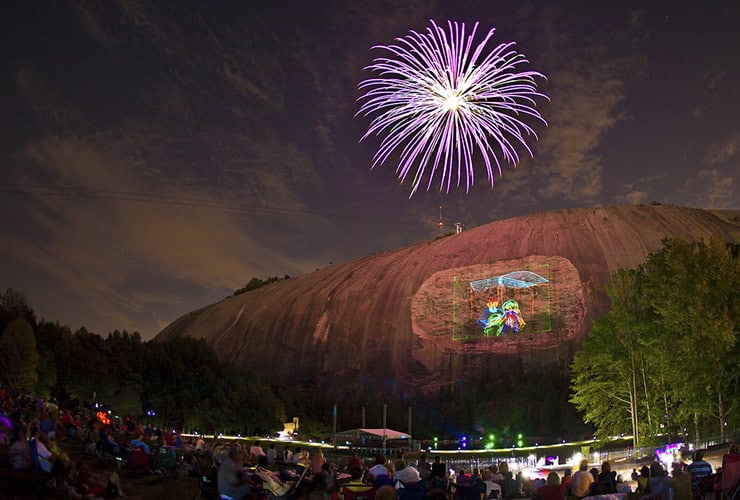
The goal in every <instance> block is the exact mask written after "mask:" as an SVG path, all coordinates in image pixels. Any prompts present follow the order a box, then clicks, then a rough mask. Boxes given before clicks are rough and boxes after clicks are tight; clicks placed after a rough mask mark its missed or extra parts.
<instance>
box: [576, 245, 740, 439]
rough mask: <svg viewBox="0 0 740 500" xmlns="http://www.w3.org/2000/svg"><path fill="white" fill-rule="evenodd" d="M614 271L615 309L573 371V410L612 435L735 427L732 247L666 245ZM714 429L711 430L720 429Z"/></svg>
mask: <svg viewBox="0 0 740 500" xmlns="http://www.w3.org/2000/svg"><path fill="white" fill-rule="evenodd" d="M663 243H664V246H663V248H662V249H661V250H660V251H658V252H656V253H654V254H651V255H649V256H648V259H647V261H646V262H645V263H644V264H643V265H642V266H640V268H639V269H636V270H630V271H624V270H620V271H618V272H616V273H615V274H614V275H613V276H612V278H611V280H610V282H609V284H608V286H607V293H608V294H609V296H610V298H611V299H612V308H611V310H610V312H609V313H608V314H607V316H606V317H604V318H600V319H598V320H597V321H595V322H594V324H593V327H592V329H591V332H590V333H589V336H588V337H587V338H586V340H585V341H584V343H583V346H582V350H581V351H580V352H579V353H578V354H577V355H576V356H575V359H574V361H573V364H572V373H573V376H572V379H571V389H572V396H571V402H572V403H573V404H574V405H575V406H576V408H578V410H579V411H581V412H582V413H583V415H584V419H585V420H586V421H588V422H592V423H593V424H594V425H596V427H597V435H598V436H600V437H605V436H607V435H614V434H617V433H620V432H625V433H626V432H632V433H633V435H634V436H635V446H638V442H639V441H640V439H641V438H642V437H644V438H645V439H647V440H649V439H650V438H651V436H655V435H657V434H659V433H666V432H667V433H668V434H669V435H670V433H671V432H672V431H673V432H675V430H676V429H680V428H687V427H690V428H693V429H694V431H695V433H696V438H697V441H698V438H699V435H700V433H701V432H703V431H705V430H706V429H708V428H710V429H713V431H714V432H719V433H720V434H722V433H723V431H724V423H725V422H728V423H730V424H733V425H737V421H738V408H740V404H739V403H740V402H739V401H738V390H737V388H738V379H739V375H740V369H739V365H738V360H739V359H740V356H738V352H739V349H740V347H738V319H739V317H740V261H739V260H738V256H737V252H736V251H734V250H733V248H734V247H733V246H728V245H726V244H725V243H724V242H723V241H721V240H719V239H712V240H710V241H709V242H708V243H705V242H703V241H702V242H693V243H689V242H686V241H683V240H681V239H675V240H665V241H664V242H663ZM712 422H713V423H712Z"/></svg>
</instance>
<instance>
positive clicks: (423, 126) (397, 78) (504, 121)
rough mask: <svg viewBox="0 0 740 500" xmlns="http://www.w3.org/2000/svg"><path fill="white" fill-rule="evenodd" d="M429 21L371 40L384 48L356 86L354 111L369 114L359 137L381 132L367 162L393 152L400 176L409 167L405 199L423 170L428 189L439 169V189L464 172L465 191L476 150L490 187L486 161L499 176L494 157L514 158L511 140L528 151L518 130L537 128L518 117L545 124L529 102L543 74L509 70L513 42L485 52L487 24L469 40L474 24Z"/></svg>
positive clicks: (518, 57)
mask: <svg viewBox="0 0 740 500" xmlns="http://www.w3.org/2000/svg"><path fill="white" fill-rule="evenodd" d="M431 23H432V26H431V27H430V28H427V31H426V33H417V32H416V31H411V32H410V33H409V34H408V35H407V36H405V37H402V38H396V42H397V43H395V44H392V45H376V46H374V47H373V49H382V50H384V51H386V52H390V55H389V56H388V57H377V58H375V59H374V60H373V63H372V64H371V65H370V66H368V67H366V68H365V69H368V70H371V71H373V72H374V73H376V76H375V77H374V78H369V79H367V80H364V81H362V82H361V83H360V85H359V88H360V90H361V91H362V92H364V94H363V95H362V96H361V97H360V98H359V101H360V102H361V105H360V110H359V112H358V115H359V114H362V115H365V116H373V118H372V121H371V123H370V127H369V128H368V130H367V132H366V133H365V135H363V136H362V139H360V140H361V141H362V140H364V139H366V138H367V137H369V136H370V135H373V134H375V135H378V136H381V137H382V139H381V143H380V147H379V149H378V151H377V152H376V153H375V156H374V158H373V165H372V168H375V167H376V166H378V165H381V164H384V163H386V162H387V161H388V159H389V158H390V156H391V154H393V153H394V152H397V154H399V155H400V161H399V163H398V166H397V167H396V173H397V174H398V177H399V179H400V181H401V182H404V180H405V179H406V176H407V175H408V174H409V172H411V171H413V172H414V176H413V186H412V189H411V194H410V195H409V198H411V196H413V195H414V193H415V192H416V190H417V189H418V188H419V186H420V185H421V184H422V180H423V179H424V177H425V176H427V177H428V180H427V181H426V183H427V184H426V189H427V190H429V189H430V188H431V186H432V183H433V181H434V177H435V174H436V173H437V170H438V169H440V168H441V179H440V191H441V190H442V189H445V191H446V192H449V190H450V185H451V183H452V179H453V177H456V181H457V186H459V185H460V183H461V180H462V178H463V177H465V191H466V193H467V192H468V191H469V190H470V187H471V186H472V185H473V182H474V180H475V174H474V170H473V156H474V155H475V154H476V152H479V153H480V156H482V158H483V162H484V163H485V166H486V173H487V175H488V179H489V180H490V182H491V187H493V184H494V165H495V168H496V170H498V172H499V175H501V162H500V159H499V157H500V156H502V157H503V159H505V160H506V161H508V162H509V163H512V164H514V165H516V164H517V163H518V162H519V154H518V153H517V150H516V148H515V145H516V144H517V143H518V144H520V145H521V146H523V147H524V148H525V149H526V150H527V152H528V153H529V154H530V156H531V155H532V150H531V149H530V148H529V146H528V145H527V142H526V141H525V134H526V135H528V136H533V137H535V138H536V137H537V134H536V133H535V131H534V129H532V127H530V126H529V125H527V124H526V123H525V122H524V121H523V119H527V118H532V119H535V120H538V121H541V122H542V123H544V124H545V125H547V122H546V121H545V120H544V119H543V118H542V116H541V115H540V113H539V112H538V111H537V110H536V109H535V105H536V102H535V98H536V97H542V98H544V99H547V96H546V95H545V94H543V93H540V92H537V84H536V83H535V78H545V76H544V75H542V74H541V73H538V72H536V71H523V72H517V68H518V67H519V66H520V65H521V64H526V63H528V61H527V59H526V58H525V57H524V56H523V55H522V54H519V53H517V52H516V51H515V50H514V49H513V46H514V42H510V43H505V44H501V45H498V46H497V47H496V48H495V49H493V50H492V51H490V52H488V51H486V50H485V49H486V45H487V44H488V42H489V40H490V39H491V37H493V34H494V31H495V30H494V29H491V30H490V31H489V32H488V34H487V35H486V37H485V38H484V39H483V41H482V42H480V43H479V44H478V45H477V46H475V47H473V39H474V37H475V32H476V30H477V29H478V23H475V25H474V26H473V29H472V31H471V32H470V34H469V35H466V31H465V24H464V23H457V22H452V21H448V23H447V25H448V30H449V31H448V32H446V31H445V30H444V29H442V28H441V27H440V26H438V25H437V24H436V23H435V22H434V21H431ZM455 172H456V175H455Z"/></svg>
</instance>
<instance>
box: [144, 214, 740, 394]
mask: <svg viewBox="0 0 740 500" xmlns="http://www.w3.org/2000/svg"><path fill="white" fill-rule="evenodd" d="M714 235H719V236H721V237H722V238H724V239H725V240H726V241H732V242H738V241H740V211H736V210H735V211H709V210H701V209H694V208H685V207H677V206H616V207H608V208H592V209H569V210H562V211H553V212H546V213H539V214H533V215H528V216H522V217H516V218H512V219H507V220H500V221H495V222H491V223H489V224H486V225H484V226H480V227H476V228H473V229H470V230H468V231H465V232H463V233H461V234H456V235H451V236H448V237H445V238H440V239H438V240H434V241H429V242H425V243H421V244H418V245H415V246H412V247H408V248H401V249H398V250H393V251H389V252H385V253H381V254H377V255H372V256H369V257H365V258H362V259H357V260H354V261H351V262H346V263H343V264H337V265H332V266H330V267H327V268H325V269H321V270H318V271H315V272H313V273H310V274H306V275H304V276H300V277H297V278H293V279H290V280H286V281H281V282H277V283H273V284H271V285H268V286H265V287H263V288H260V289H257V290H253V291H250V292H247V293H244V294H242V295H238V296H236V297H232V298H229V299H226V300H223V301H221V302H218V303H216V304H212V305H210V306H207V307H204V308H203V309H200V310H198V311H194V312H192V313H189V314H187V315H185V316H183V317H181V318H179V319H178V320H176V321H174V322H173V323H172V324H170V325H169V326H168V327H167V328H165V329H164V330H163V331H162V332H161V333H160V334H159V335H158V336H157V339H158V340H161V339H170V338H177V337H179V336H192V337H198V338H204V339H206V341H207V342H208V343H209V344H210V345H212V346H213V348H214V349H215V351H216V352H217V354H218V355H219V357H220V358H221V359H222V360H223V361H225V362H228V363H233V364H236V365H240V366H243V367H247V368H249V369H252V370H256V371H258V372H259V373H262V374H266V375H269V376H270V377H271V378H272V379H273V380H274V381H275V382H277V383H280V384H291V383H295V382H296V381H301V383H302V384H304V385H307V386H314V387H321V390H322V391H323V393H324V394H325V395H330V396H331V397H334V398H336V399H337V400H340V401H342V400H350V401H351V400H352V398H353V397H356V395H357V394H359V393H364V394H367V393H368V392H370V393H373V392H374V393H376V394H378V395H379V396H380V395H382V396H384V397H394V398H399V399H400V398H407V397H411V395H412V394H418V392H419V390H420V388H423V391H429V392H435V391H438V390H440V389H442V388H444V387H446V386H450V385H460V384H465V383H479V384H480V383H481V382H482V381H483V382H485V381H486V380H492V379H495V378H496V377H498V376H500V375H501V374H503V373H505V374H507V375H508V376H526V375H528V374H530V375H533V376H537V374H542V373H553V372H557V373H560V374H563V375H564V374H565V373H566V372H567V367H568V365H569V363H570V361H571V360H572V357H573V354H574V352H575V351H576V349H577V348H578V346H579V345H580V342H581V341H582V340H583V338H584V336H585V335H586V334H587V333H588V330H589V327H590V324H591V322H592V321H593V319H594V318H596V317H598V316H599V315H602V314H604V313H605V312H606V311H608V307H609V300H608V297H607V296H606V294H605V292H604V285H605V284H606V282H607V281H608V279H609V277H610V275H611V273H613V272H614V271H616V270H618V269H620V268H634V267H636V266H638V265H639V264H640V263H642V262H643V261H644V260H645V258H646V256H647V255H648V253H650V252H653V251H656V250H658V249H660V248H661V246H662V245H661V240H662V239H663V238H666V237H683V238H685V239H687V240H699V239H704V240H708V239H709V238H710V237H712V236H714ZM523 270H526V271H530V272H533V273H535V274H537V275H538V276H541V277H543V278H544V279H545V280H546V283H540V284H537V285H536V286H534V285H532V286H529V285H527V284H524V285H523V286H521V287H517V286H503V287H502V288H499V287H498V286H496V287H489V288H486V285H485V283H487V282H486V280H490V283H491V284H495V283H497V281H496V280H497V278H499V277H501V276H506V275H507V274H509V273H512V272H517V271H523ZM481 283H483V285H481ZM475 286H478V287H479V288H480V287H481V286H482V287H483V290H479V291H477V292H476V291H474V290H473V289H474V287H475ZM509 299H515V300H517V303H518V306H519V310H520V315H521V317H522V319H523V320H524V321H525V325H524V326H522V327H521V328H520V329H519V331H518V332H516V333H514V332H513V331H509V332H507V333H504V334H502V335H496V334H495V333H494V334H492V335H486V334H485V333H484V332H483V329H482V327H481V326H480V324H479V323H478V322H477V320H478V319H480V317H481V316H480V315H481V314H482V312H483V310H484V309H485V308H486V307H487V304H488V302H489V301H499V300H501V302H503V301H506V300H509ZM498 305H501V303H499V304H498Z"/></svg>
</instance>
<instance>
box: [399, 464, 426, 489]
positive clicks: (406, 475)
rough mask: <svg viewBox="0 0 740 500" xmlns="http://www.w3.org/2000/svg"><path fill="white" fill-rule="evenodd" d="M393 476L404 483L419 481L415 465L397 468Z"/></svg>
mask: <svg viewBox="0 0 740 500" xmlns="http://www.w3.org/2000/svg"><path fill="white" fill-rule="evenodd" d="M393 478H394V479H395V480H397V481H401V482H402V483H404V484H413V483H417V482H419V481H421V476H420V475H419V471H418V470H416V467H412V466H410V465H409V466H408V467H406V468H405V469H401V470H397V471H396V472H395V474H394V475H393Z"/></svg>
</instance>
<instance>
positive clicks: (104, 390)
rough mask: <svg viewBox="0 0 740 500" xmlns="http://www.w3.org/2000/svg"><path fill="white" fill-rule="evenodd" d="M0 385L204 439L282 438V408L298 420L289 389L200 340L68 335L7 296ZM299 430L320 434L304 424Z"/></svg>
mask: <svg viewBox="0 0 740 500" xmlns="http://www.w3.org/2000/svg"><path fill="white" fill-rule="evenodd" d="M0 386H1V387H4V388H5V389H7V390H22V391H26V392H29V393H33V394H36V395H40V396H44V397H51V396H53V397H54V398H55V399H56V400H58V401H59V403H60V404H61V405H62V406H63V407H65V408H73V409H80V410H84V409H85V408H91V407H92V405H93V404H94V403H99V404H103V405H105V407H106V408H110V409H111V411H112V414H114V415H118V416H120V417H123V416H133V417H135V418H137V419H139V418H141V419H146V420H147V421H152V422H154V423H158V424H159V425H171V426H174V427H176V428H178V429H185V430H187V431H195V430H197V431H199V432H201V433H209V434H210V433H219V432H223V433H225V434H226V433H230V434H242V435H245V436H246V435H265V434H266V433H274V432H275V431H278V430H282V424H283V422H285V421H286V408H285V405H284V403H283V402H282V401H290V403H291V407H290V408H289V411H292V412H297V414H300V413H301V412H302V408H301V404H302V401H301V399H300V398H296V397H294V395H293V394H292V392H291V388H280V387H274V386H272V385H271V384H270V382H269V381H268V380H264V379H263V378H262V377H260V376H259V374H255V373H252V372H250V371H248V370H244V369H241V368H238V367H234V366H230V365H226V364H223V363H221V362H219V361H218V359H217V357H216V354H215V352H214V351H213V349H212V348H211V347H210V346H208V344H207V343H206V342H205V341H204V340H202V339H193V338H190V337H183V338H179V339H174V340H170V341H166V342H157V341H147V342H144V341H142V339H141V336H140V335H139V333H137V332H134V333H129V332H126V331H118V330H115V331H113V332H111V333H109V334H108V336H107V337H102V336H100V335H97V334H94V333H92V332H89V331H87V329H85V328H84V327H82V328H80V329H78V330H76V331H74V332H73V331H72V330H71V329H70V328H69V327H68V326H66V325H61V324H59V323H58V322H50V321H45V320H41V321H37V319H36V317H35V315H34V312H33V309H32V308H31V307H30V306H29V305H28V303H27V300H26V297H25V295H24V294H23V293H22V292H18V291H16V290H13V289H8V290H7V291H6V292H5V293H2V292H0ZM152 413H153V415H152ZM292 416H293V414H291V415H290V416H289V418H291V419H292ZM305 424H306V428H309V429H310V428H311V427H312V426H313V427H314V428H316V427H317V425H316V424H312V422H311V421H310V419H307V421H305ZM318 427H319V430H320V431H325V430H326V429H323V428H321V426H318Z"/></svg>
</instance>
